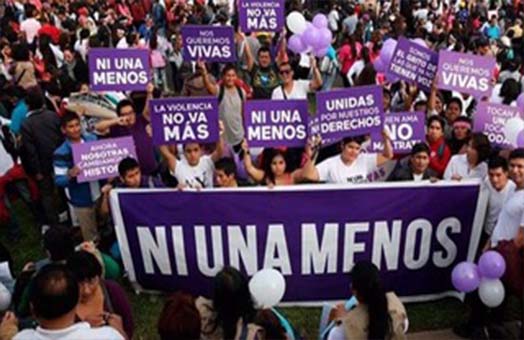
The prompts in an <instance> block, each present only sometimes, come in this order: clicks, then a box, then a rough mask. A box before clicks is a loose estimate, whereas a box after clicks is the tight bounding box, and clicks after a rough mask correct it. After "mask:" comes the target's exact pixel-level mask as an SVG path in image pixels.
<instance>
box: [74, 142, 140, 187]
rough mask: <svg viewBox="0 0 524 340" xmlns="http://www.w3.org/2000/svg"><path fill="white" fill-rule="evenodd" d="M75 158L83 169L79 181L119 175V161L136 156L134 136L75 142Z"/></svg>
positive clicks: (76, 162) (76, 163)
mask: <svg viewBox="0 0 524 340" xmlns="http://www.w3.org/2000/svg"><path fill="white" fill-rule="evenodd" d="M72 148H73V159H74V162H75V165H76V166H78V167H79V168H80V169H81V171H80V174H79V175H78V177H77V180H78V182H79V183H82V182H91V181H94V180H98V179H106V178H111V177H116V176H118V163H120V161H121V160H122V159H124V158H126V157H132V158H136V157H137V156H136V151H135V143H134V142H133V138H132V137H121V138H114V139H103V140H99V141H96V142H89V143H74V144H72Z"/></svg>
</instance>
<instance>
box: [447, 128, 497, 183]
mask: <svg viewBox="0 0 524 340" xmlns="http://www.w3.org/2000/svg"><path fill="white" fill-rule="evenodd" d="M490 153H491V146H490V143H489V140H488V137H486V135H484V134H483V133H480V132H477V133H474V134H473V135H472V136H471V139H470V141H469V142H468V149H467V151H466V153H465V154H462V155H455V156H453V157H451V160H450V161H449V164H448V166H447V168H446V171H445V172H444V179H445V180H457V181H460V180H461V179H466V178H480V179H483V178H484V177H486V175H487V173H488V166H487V164H486V162H485V161H486V160H487V159H488V157H489V155H490Z"/></svg>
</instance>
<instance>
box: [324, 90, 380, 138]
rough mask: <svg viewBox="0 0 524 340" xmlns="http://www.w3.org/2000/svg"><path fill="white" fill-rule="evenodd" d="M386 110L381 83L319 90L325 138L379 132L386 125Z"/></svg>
mask: <svg viewBox="0 0 524 340" xmlns="http://www.w3.org/2000/svg"><path fill="white" fill-rule="evenodd" d="M383 111H384V103H383V97H382V88H381V87H380V86H359V87H352V88H349V89H344V90H335V91H326V92H318V93H317V116H318V119H319V126H320V135H321V136H322V138H324V139H328V140H338V139H342V138H344V137H349V136H358V135H365V134H371V133H380V132H381V131H382V127H383V125H384V122H383Z"/></svg>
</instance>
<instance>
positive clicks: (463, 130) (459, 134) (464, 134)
mask: <svg viewBox="0 0 524 340" xmlns="http://www.w3.org/2000/svg"><path fill="white" fill-rule="evenodd" d="M453 134H454V135H455V138H456V139H458V140H464V139H466V138H468V134H469V129H468V128H467V127H465V126H455V127H453Z"/></svg>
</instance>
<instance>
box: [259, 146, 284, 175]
mask: <svg viewBox="0 0 524 340" xmlns="http://www.w3.org/2000/svg"><path fill="white" fill-rule="evenodd" d="M287 155H288V154H287V152H285V151H282V150H280V149H275V148H266V149H264V151H263V152H262V159H263V161H264V164H263V169H264V174H265V179H266V180H268V181H269V182H271V183H273V184H276V183H275V180H276V179H275V174H274V173H273V171H271V163H273V159H274V158H275V157H277V156H281V157H282V158H284V161H285V162H286V169H285V170H284V171H285V172H288V164H290V162H289V160H288V157H287Z"/></svg>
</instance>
